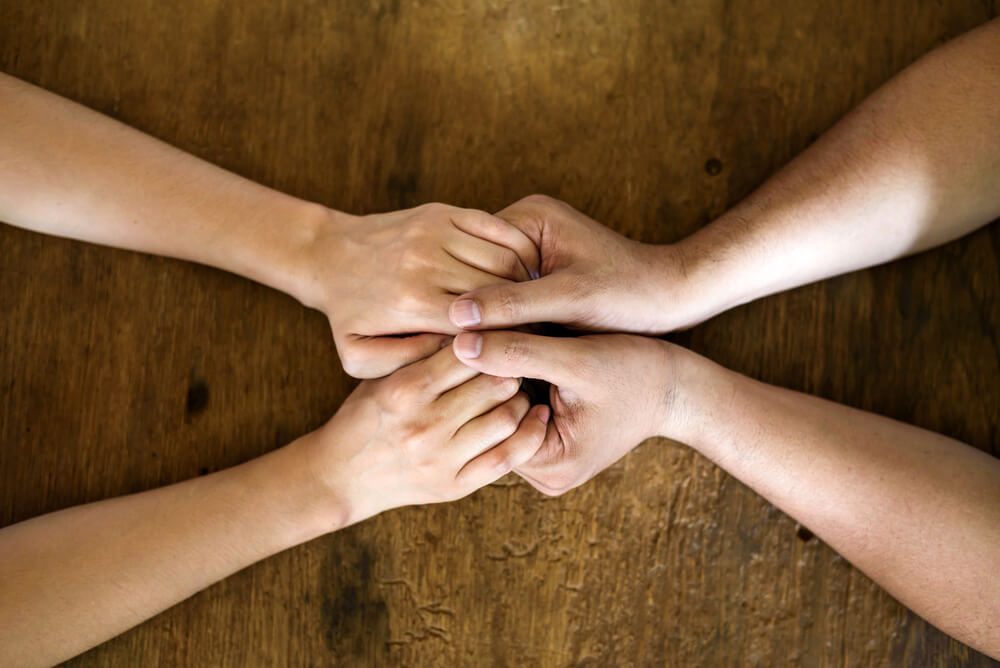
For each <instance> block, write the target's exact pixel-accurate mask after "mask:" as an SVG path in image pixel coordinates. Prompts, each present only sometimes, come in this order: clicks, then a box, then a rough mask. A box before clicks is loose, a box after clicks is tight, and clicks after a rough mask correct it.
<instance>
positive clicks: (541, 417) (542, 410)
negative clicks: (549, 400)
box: [535, 404, 552, 425]
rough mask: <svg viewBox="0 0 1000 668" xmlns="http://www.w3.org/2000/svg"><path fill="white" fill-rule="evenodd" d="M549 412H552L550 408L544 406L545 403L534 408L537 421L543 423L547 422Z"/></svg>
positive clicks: (546, 423)
mask: <svg viewBox="0 0 1000 668" xmlns="http://www.w3.org/2000/svg"><path fill="white" fill-rule="evenodd" d="M551 414H552V409H551V408H549V407H548V406H546V405H545V404H542V405H540V406H538V407H536V408H535V417H536V418H538V421H539V422H541V423H542V424H544V425H548V424H549V416H550V415H551Z"/></svg>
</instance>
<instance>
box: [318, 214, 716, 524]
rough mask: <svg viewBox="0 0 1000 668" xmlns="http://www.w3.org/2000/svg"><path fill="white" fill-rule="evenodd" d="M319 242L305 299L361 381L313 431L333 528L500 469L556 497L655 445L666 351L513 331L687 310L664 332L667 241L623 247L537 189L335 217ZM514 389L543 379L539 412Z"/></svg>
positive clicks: (646, 343) (668, 383)
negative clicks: (316, 293) (324, 260)
mask: <svg viewBox="0 0 1000 668" xmlns="http://www.w3.org/2000/svg"><path fill="white" fill-rule="evenodd" d="M330 234H331V237H330V239H329V249H326V250H324V246H323V244H319V245H318V246H317V247H318V248H319V249H320V252H324V253H330V252H332V255H333V257H334V258H336V259H338V260H341V262H340V263H339V267H340V269H339V271H337V276H336V278H335V279H334V278H333V277H332V276H331V277H330V278H329V280H326V279H325V278H324V277H321V276H317V277H316V280H317V282H319V283H322V284H324V285H325V286H326V288H327V290H326V291H325V294H324V297H323V298H322V299H316V300H313V301H314V303H311V304H310V305H311V306H315V307H317V308H319V309H321V310H323V311H324V312H325V313H326V314H327V315H328V317H329V318H330V323H331V326H332V330H333V334H334V339H335V342H336V345H337V349H338V352H339V354H340V357H341V361H342V364H343V366H344V369H345V370H346V371H347V372H348V373H349V374H350V375H352V376H355V377H358V378H366V379H370V380H367V381H365V382H363V383H362V384H361V386H360V387H358V389H357V390H356V391H355V392H354V393H353V394H352V395H351V396H350V397H349V398H348V399H347V400H346V401H345V402H344V404H343V406H342V407H341V409H340V410H339V412H338V413H337V415H335V416H334V418H333V419H332V420H331V421H330V422H329V423H328V424H327V425H326V426H325V427H324V428H323V429H322V430H321V432H325V433H326V435H327V436H329V438H322V439H320V441H321V442H325V443H335V444H336V448H335V449H336V452H334V453H332V454H333V456H332V457H330V456H329V455H330V454H331V453H330V452H329V451H328V452H327V453H326V456H325V457H324V458H323V459H324V461H325V463H326V465H327V470H328V471H329V472H330V473H329V475H330V476H331V477H332V479H333V480H334V481H335V484H334V485H333V487H334V488H335V489H337V490H339V492H340V494H339V495H340V496H341V498H342V499H345V500H346V501H345V503H346V505H348V506H349V511H348V514H347V516H346V517H344V518H343V519H344V521H345V523H348V524H349V523H353V522H357V521H360V520H362V519H364V518H366V517H370V516H372V515H374V514H377V513H378V512H381V511H382V510H386V509H388V508H391V507H398V506H404V505H412V504H424V503H434V502H441V501H449V500H454V499H458V498H461V497H463V496H466V495H468V494H470V493H472V492H473V491H475V490H477V489H479V488H480V487H482V486H484V485H487V484H489V483H491V482H493V481H495V480H497V479H498V478H500V477H502V476H503V475H505V474H507V473H509V472H510V471H515V472H516V473H517V474H519V475H520V476H521V477H523V478H524V479H525V480H526V481H528V482H529V483H530V484H531V485H533V486H534V487H535V488H537V489H538V490H540V491H541V492H543V493H545V494H549V495H556V494H561V493H563V492H565V491H567V490H569V489H572V488H573V487H576V486H578V485H580V484H582V483H584V482H586V481H587V480H589V479H590V478H592V477H593V476H594V475H596V474H597V473H599V472H600V471H601V470H603V469H605V468H606V467H608V466H609V465H611V464H613V463H614V462H615V461H617V460H618V459H620V458H621V457H622V456H623V455H624V454H626V453H627V452H628V451H629V450H631V449H632V448H633V447H635V446H636V445H638V444H639V443H640V442H642V441H643V440H645V439H647V438H649V437H652V436H657V435H663V436H669V435H671V433H672V431H671V428H670V425H671V424H672V423H673V422H674V421H675V420H676V415H674V414H673V413H675V411H673V410H672V406H671V405H670V404H671V401H670V398H671V397H672V396H673V395H674V392H673V384H674V382H675V381H674V379H673V378H672V377H671V376H672V374H671V373H670V372H669V358H670V357H671V356H672V355H673V354H675V353H674V352H673V351H678V350H680V349H679V348H677V347H675V346H672V345H671V344H668V343H666V342H664V341H661V340H657V339H654V338H649V337H645V336H633V335H621V334H607V333H605V334H594V333H591V334H587V335H581V336H577V337H547V336H539V335H536V334H530V333H525V332H523V331H517V330H515V329H514V328H516V327H518V326H521V325H527V324H531V323H560V324H562V325H564V326H566V327H569V328H571V329H574V330H579V331H580V332H588V331H589V332H621V331H629V332H639V333H645V334H652V333H660V332H665V331H669V330H670V329H674V328H676V327H678V326H684V325H690V324H693V323H694V322H695V321H696V320H697V319H699V317H698V315H697V314H694V313H692V314H689V318H688V321H687V322H675V323H669V322H665V321H664V320H663V319H659V320H658V319H657V318H655V317H653V315H652V314H650V311H651V306H652V305H653V304H654V302H655V301H656V300H662V299H669V298H670V286H669V282H670V281H671V279H672V278H673V277H672V276H671V273H672V272H671V271H670V269H669V268H670V267H671V266H682V263H680V262H679V261H677V260H675V259H674V258H671V257H669V255H670V253H671V252H672V250H673V247H671V246H652V245H647V244H642V243H638V242H635V241H632V240H629V239H627V238H625V237H623V236H621V235H619V234H617V233H615V232H613V231H611V230H609V229H608V228H606V227H604V226H603V225H601V224H599V223H597V222H595V221H594V220H592V219H590V218H588V217H587V216H584V215H583V214H581V213H579V212H578V211H576V210H574V209H573V208H572V207H570V206H569V205H567V204H565V203H563V202H560V201H558V200H554V199H551V198H548V197H544V196H538V195H535V196H531V197H527V198H525V199H522V200H520V201H519V202H517V203H515V204H513V205H511V206H509V207H507V208H506V209H504V210H502V211H500V212H498V213H497V214H496V215H491V214H488V213H485V212H482V211H477V210H472V209H460V208H455V207H451V206H446V205H441V204H429V205H425V206H421V207H417V208H415V209H410V210H405V211H400V212H395V213H391V214H383V215H379V216H370V217H361V218H355V217H350V218H348V219H347V221H346V222H345V224H344V225H342V226H339V227H336V228H331V232H330ZM327 257H330V255H329V254H328V255H327ZM348 266H349V267H350V268H351V271H350V272H349V273H348V272H347V270H346V267H348ZM331 271H333V269H331ZM331 285H333V286H335V287H334V289H333V291H332V293H331V292H330V290H329V288H330V286H331ZM672 312H673V314H674V316H675V317H676V316H677V315H678V314H679V313H680V311H679V310H675V309H672ZM524 378H532V379H539V380H542V381H546V382H548V383H549V384H550V385H551V388H550V405H551V408H550V407H549V406H546V405H536V406H532V405H531V403H530V401H529V398H528V396H527V395H526V394H525V393H524V392H523V391H521V380H522V379H524ZM345 432H346V433H345ZM345 450H346V451H345Z"/></svg>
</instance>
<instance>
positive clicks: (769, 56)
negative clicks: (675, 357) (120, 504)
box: [0, 0, 1000, 666]
mask: <svg viewBox="0 0 1000 668" xmlns="http://www.w3.org/2000/svg"><path fill="white" fill-rule="evenodd" d="M875 5H878V6H877V7H876V6H875ZM998 13H1000V2H998V0H992V1H991V0H968V1H958V0H956V1H953V2H948V3H940V2H921V1H917V2H914V1H912V0H891V1H887V2H882V3H870V2H864V1H860V0H852V1H835V0H823V1H821V2H798V1H796V0H756V1H753V2H745V3H727V2H721V1H720V0H711V1H707V2H687V3H668V2H650V1H640V0H601V1H598V0H593V1H592V2H589V3H584V2H579V3H577V2H573V3H570V2H563V1H562V0H551V1H548V2H505V1H503V0H496V1H483V2H468V3H463V2H460V1H458V0H447V1H445V0H441V1H434V2H429V1H428V2H423V3H419V4H418V3H415V2H405V1H400V0H384V1H372V2H360V1H357V0H341V1H339V2H319V1H315V0H312V1H306V2H291V1H288V0H286V1H283V2H271V1H268V0H253V1H251V2H243V3H224V2H218V1H203V2H198V1H195V0H187V1H184V2H160V1H158V0H130V1H129V2H118V1H115V0H105V1H94V0H86V1H78V2H66V1H63V0H34V1H32V2H23V1H22V2H17V1H16V0H14V1H10V0H9V1H7V2H3V3H2V4H0V69H2V70H4V71H6V72H9V73H11V74H14V75H16V76H19V77H22V78H24V79H26V80H28V81H31V82H34V83H37V84H39V85H41V86H43V87H45V88H48V89H50V90H52V91H55V92H57V93H60V94H62V95H65V96H67V97H70V98H72V99H74V100H78V101H80V102H82V103H84V104H86V105H88V106H91V107H93V108H95V109H98V110H100V111H102V112H104V113H106V114H109V115H111V116H113V117H115V118H118V119H120V120H122V121H124V122H125V123H128V124H130V125H133V126H136V127H138V128H140V129H142V130H144V131H146V132H149V133H151V134H153V135H155V136H157V137H160V138H162V139H164V140H165V141H167V142H170V143H172V144H175V145H177V146H179V147H181V148H183V149H185V150H188V151H190V152H192V153H195V154H197V155H200V156H202V157H204V158H206V159H207V160H210V161H212V162H215V163H218V164H220V165H222V166H224V167H226V168H229V169H231V170H233V171H236V172H238V173H240V174H243V175H245V176H248V177H250V178H252V179H256V180H258V181H261V182H263V183H266V184H268V185H271V186H274V187H276V188H279V189H282V190H285V191H288V192H290V193H293V194H295V195H298V196H301V197H305V198H311V199H314V200H317V201H320V202H323V203H325V204H329V205H332V206H336V207H338V208H341V209H346V210H349V211H352V212H355V213H362V212H372V211H379V210H387V209H393V208H398V207H407V206H411V205H415V204H417V203H421V202H426V201H431V200H440V201H445V202H450V203H454V204H459V205H465V206H477V207H481V208H485V209H491V210H495V209H498V208H501V207H502V206H504V205H505V204H506V203H509V202H510V201H512V200H514V199H517V198H519V197H521V196H523V195H526V194H529V193H532V192H544V193H547V194H551V195H554V196H556V197H560V198H563V199H565V200H567V201H568V202H570V203H572V204H573V205H575V206H577V207H578V208H580V209H582V210H583V211H585V212H587V213H589V214H590V215H592V216H594V217H595V218H597V219H599V220H601V221H603V222H605V223H606V224H607V225H609V226H611V227H613V228H615V229H617V230H620V231H621V232H623V233H626V234H628V235H630V236H633V237H635V238H639V239H643V240H646V241H653V242H669V241H671V240H675V239H678V238H680V237H682V236H684V235H686V234H688V233H690V232H692V231H693V230H695V229H697V228H698V227H699V226H701V225H704V224H705V223H706V222H708V221H709V220H711V219H712V218H713V217H714V216H716V215H718V214H719V213H721V212H722V211H723V210H724V209H725V208H726V207H727V206H728V205H730V204H731V203H733V202H735V201H737V200H739V199H740V198H741V197H742V196H743V195H745V194H746V193H748V192H749V191H750V190H751V189H752V188H753V187H755V186H756V185H757V184H759V183H761V181H762V180H763V179H765V178H766V177H767V176H768V175H769V174H771V173H772V172H774V171H775V170H776V169H777V168H778V167H779V166H781V165H782V164H783V163H785V162H786V161H787V160H789V159H790V158H791V157H792V156H794V155H795V154H796V153H797V152H799V151H800V150H802V149H803V148H804V147H805V146H806V145H808V144H809V143H810V142H811V141H813V140H814V139H815V138H816V137H817V135H819V134H820V133H821V132H823V131H824V130H825V129H826V128H828V127H829V126H830V125H831V124H832V123H833V122H834V121H835V120H836V119H837V118H838V117H840V116H841V115H842V114H843V113H844V112H845V111H847V110H848V109H850V108H851V107H852V106H853V105H855V104H856V103H857V102H858V101H860V100H861V99H862V98H863V97H864V96H865V95H866V94H867V93H868V92H870V91H871V90H873V89H874V88H875V87H876V86H878V85H879V84H880V83H881V82H883V81H885V80H886V79H888V78H889V77H890V76H891V75H893V74H894V73H896V72H898V71H899V70H900V69H902V68H903V67H904V66H906V65H907V64H908V63H910V62H912V61H913V60H914V59H915V58H917V57H918V56H920V55H921V54H922V53H925V52H926V51H928V50H929V49H931V48H933V47H934V46H935V45H938V44H940V43H942V42H943V41H945V40H946V39H948V38H950V37H952V36H955V35H958V34H959V33H961V32H964V31H966V30H968V29H969V28H972V27H974V26H976V25H978V24H981V23H983V22H984V21H986V20H987V19H988V18H990V17H991V16H995V15H997V14H998ZM998 256H1000V226H994V227H993V229H987V230H983V231H980V232H978V233H976V234H973V235H972V236H970V237H968V238H966V239H964V240H962V241H960V242H957V243H953V244H949V245H948V246H946V247H944V248H941V249H938V250H935V251H932V252H929V253H926V254H923V255H921V256H919V257H915V258H911V259H908V260H905V261H902V262H897V263H894V264H892V265H891V266H887V267H882V268H878V269H874V270H871V271H864V272H858V273H855V274H852V275H850V276H845V277H842V278H838V279H835V280H830V281H824V282H823V283H820V284H818V285H812V286H808V287H805V288H802V289H799V290H795V291H792V292H789V293H787V294H783V295H779V296H776V297H773V298H770V299H765V300H762V301H760V302H757V303H754V304H751V305H749V306H746V307H743V308H739V309H736V310H734V311H732V312H730V313H727V314H725V315H723V316H721V317H718V318H716V319H714V320H712V321H711V322H709V323H706V324H704V325H702V326H700V327H698V328H696V329H694V330H693V331H691V332H688V333H685V334H682V335H678V336H676V337H674V338H675V339H676V340H678V341H680V342H682V343H684V344H685V345H689V346H691V347H692V348H694V349H695V350H697V351H699V352H701V353H703V354H705V355H707V356H709V357H711V358H713V359H715V360H717V361H719V362H721V363H722V364H725V365H728V366H729V367H732V368H734V369H738V370H739V371H742V372H745V373H747V374H750V375H752V376H754V377H757V378H760V379H763V380H766V381H768V382H772V383H777V384H780V385H784V386H788V387H792V388H796V389H800V390H805V391H807V392H812V393H816V394H819V395H822V396H825V397H828V398H831V399H834V400H837V401H841V402H844V403H847V404H850V405H853V406H857V407H861V408H864V409H867V410H872V411H876V412H879V413H883V414H886V415H890V416H893V417H895V418H898V419H901V420H905V421H907V422H913V423H916V424H918V425H921V426H923V427H926V428H929V429H933V430H936V431H940V432H943V433H946V434H948V435H950V436H953V437H955V438H958V439H961V440H963V441H966V442H968V443H971V444H973V445H975V446H977V447H979V448H982V449H984V450H987V451H989V452H992V453H993V454H995V455H996V454H998V452H1000V441H998V436H997V434H998V421H1000V416H998V406H1000V382H998V379H1000V348H998V345H1000V344H998V341H1000V338H998V337H1000V270H998V265H1000V262H998ZM664 307H665V308H669V304H665V305H664ZM0 314H2V318H3V324H2V327H0V397H2V404H0V416H2V417H0V421H2V424H0V444H2V445H0V480H2V483H0V524H7V523H11V522H15V521H18V520H22V519H25V518H28V517H32V516H34V515H37V514H39V513H43V512H46V511H50V510H55V509H57V508H63V507H66V506H69V505H72V504H78V503H83V502H86V501H91V500H95V499H101V498H104V497H107V496H110V495H117V494H124V493H128V492H136V491H139V490H144V489H148V488H152V487H156V486H160V485H164V484H167V483H170V482H174V481H178V480H183V479H185V478H189V477H192V476H196V475H199V474H204V473H206V472H208V471H215V470H217V469H220V468H223V467H227V466H230V465H232V464H235V463H237V462H241V461H244V460H246V459H249V458H251V457H254V456H256V455H259V454H261V453H263V452H266V451H268V450H270V449H272V448H274V447H276V446H279V445H281V444H283V443H285V442H287V441H289V440H290V439H292V438H294V437H295V436H297V435H299V434H302V433H303V432H305V431H307V430H309V429H312V428H313V427H316V426H317V425H319V424H321V423H322V422H323V421H324V420H325V419H326V418H327V417H328V416H330V415H331V414H332V413H333V412H334V411H335V410H336V408H337V406H338V404H339V403H340V402H341V400H342V399H343V398H344V397H345V396H346V394H347V393H348V392H349V391H350V389H351V387H352V385H353V383H352V381H351V380H350V379H348V378H347V377H346V376H345V375H344V374H343V372H342V371H341V369H340V366H339V364H338V361H337V357H336V354H335V351H334V348H333V345H332V342H331V339H330V335H329V331H328V327H327V324H326V321H325V319H324V318H323V317H322V316H321V315H320V314H319V313H316V312H310V311H307V310H305V309H303V308H302V307H300V306H299V305H298V304H297V303H296V302H294V301H293V300H292V299H290V298H288V297H286V296H284V295H281V294H278V293H276V292H273V291H271V290H268V289H266V288H263V287H261V286H258V285H254V284H252V283H250V282H248V281H245V280H242V279H239V278H236V277H234V276H231V275H227V274H224V273H222V272H219V271H215V270H212V269H206V268H203V267H198V266H195V265H191V264H185V263H182V262H177V261H172V260H165V259H160V258H154V257H147V256H143V255H138V254H134V253H129V252H122V251H116V250H109V249H106V248H98V247H94V246H88V245H85V244H81V243H75V242H71V241H65V240H60V239H52V238H47V237H44V236H40V235H37V234H30V233H27V232H22V231H18V230H15V229H12V228H10V227H8V226H0ZM629 400H630V397H622V401H629ZM887 534H888V532H887ZM73 663H74V664H75V665H120V666H131V665H162V666H173V665H225V666H247V665H295V666H305V665H329V664H337V665H366V666H387V665H408V666H410V665H412V666H418V665H419V666H424V665H432V666H457V665H475V666H484V665H496V666H508V665H523V666H527V665H544V666H563V665H583V664H592V665H597V666H609V665H661V664H669V665H676V666H688V665H705V666H730V665H732V666H753V665H760V666H771V665H804V666H814V665H848V666H872V665H890V664H891V665H910V666H928V665H941V666H944V665H948V666H966V665H967V666H983V665H989V664H990V663H991V662H990V661H989V660H988V659H986V658H985V657H983V656H982V655H979V654H977V653H976V652H974V651H972V650H970V649H968V648H966V647H965V646H963V645H962V644H960V643H958V642H956V641H953V640H951V639H949V638H948V637H946V636H945V635H943V634H942V633H940V632H938V631H937V630H935V629H934V628H932V627H930V626H929V625H928V624H926V623H925V622H923V621H921V620H920V619H919V618H918V617H917V616H915V615H913V614H912V613H910V612H908V611H907V610H905V609H904V608H903V607H901V606H900V605H899V604H898V603H896V602H895V601H893V600H892V599H891V598H890V597H889V596H888V595H887V594H886V593H884V592H883V591H882V590H881V589H880V588H879V587H877V586H876V585H874V584H873V583H872V582H870V581H869V580H868V579H867V578H866V577H865V576H864V575H862V574H861V573H859V572H858V571H856V570H854V569H853V568H852V567H851V566H850V565H849V564H848V563H847V562H845V561H844V560H843V559H842V558H840V557H838V556H837V555H836V554H835V553H834V552H833V551H831V550H830V549H829V548H827V547H826V546H824V545H823V544H822V543H820V542H819V541H818V540H817V539H816V538H814V537H812V536H811V534H810V533H809V532H808V530H806V529H804V528H800V527H798V526H797V525H796V524H795V522H794V521H792V520H790V519H789V518H788V517H786V516H785V515H783V514H782V513H781V512H779V511H777V510H776V509H774V508H773V507H771V506H770V505H769V504H767V503H766V502H764V501H762V500H761V499H760V498H758V497H757V496H756V495H754V494H753V493H752V492H750V491H748V490H747V489H746V488H744V487H743V486H742V485H740V484H739V483H738V482H736V481H735V480H733V479H732V478H730V477H729V476H727V475H726V474H725V473H723V472H722V471H720V470H719V469H717V468H716V467H715V466H713V465H712V464H710V463H709V462H708V461H706V460H705V459H703V458H701V457H700V456H698V455H695V454H693V453H692V452H691V451H690V450H688V449H687V448H685V447H683V446H681V445H678V444H674V443H668V442H650V443H647V444H645V445H644V446H643V447H641V448H639V449H638V450H637V451H636V452H635V453H634V454H632V455H631V456H630V457H628V458H627V459H626V460H625V461H623V462H622V463H620V464H619V465H617V466H615V467H614V468H612V469H611V470H609V471H607V472H606V473H604V474H603V475H601V476H600V477H599V478H597V479H596V480H595V481H594V482H592V483H591V484H589V485H587V486H585V487H583V488H581V489H579V490H577V491H574V492H572V493H570V494H568V495H566V496H564V497H561V498H557V499H548V498H543V497H542V496H540V495H539V494H537V493H535V492H534V491H533V490H531V489H530V488H529V487H527V486H526V485H525V484H523V483H521V482H520V481H519V480H517V479H514V478H508V479H506V480H504V481H502V482H501V483H499V484H497V485H494V486H492V487H489V488H487V489H485V490H483V491H481V492H480V493H478V494H476V495H474V496H473V497H471V498H469V499H466V500H464V501H461V502H459V503H455V504H452V505H447V506H440V507H429V508H411V509H405V510H399V511H395V512H390V513H387V514H385V515H383V516H381V517H378V518H377V519H374V520H372V521H368V522H365V523H364V524H362V525H360V526H356V527H353V528H351V529H348V530H346V531H343V532H341V533H339V534H335V535H332V536H328V537H326V538H323V539H320V540H316V541H314V542H312V543H310V544H308V545H305V546H301V547H299V548H296V549H293V550H290V551H288V552H286V553H283V554H281V555H279V556H277V557H275V558H273V559H270V560H268V561H266V562H264V563H261V564H258V565H257V566H254V567H253V568H250V569H247V570H245V571H243V572H241V573H239V574H238V575H236V576H234V577H232V578H229V579H228V580H226V581H224V582H222V583H221V584H218V585H216V586H214V587H212V588H210V589H209V590H207V591H205V592H203V593H201V594H199V595H197V596H195V597H194V598H193V599H191V600H189V601H187V602H185V603H183V604H181V605H178V606H177V607H175V608H173V609H172V610H170V611H169V612H167V613H165V614H163V615H160V616H159V617H157V618H155V619H153V620H151V621H150V622H148V623H146V624H144V625H142V626H140V627H139V628H137V629H135V630H133V631H131V632H129V633H126V634H125V635H124V636H122V637H120V638H117V639H115V640H113V641H111V642H109V643H107V644H106V645H104V646H102V647H100V648H97V649H95V650H93V651H91V652H89V653H87V654H85V655H84V656H83V657H81V658H79V659H77V660H76V661H74V662H73Z"/></svg>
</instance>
